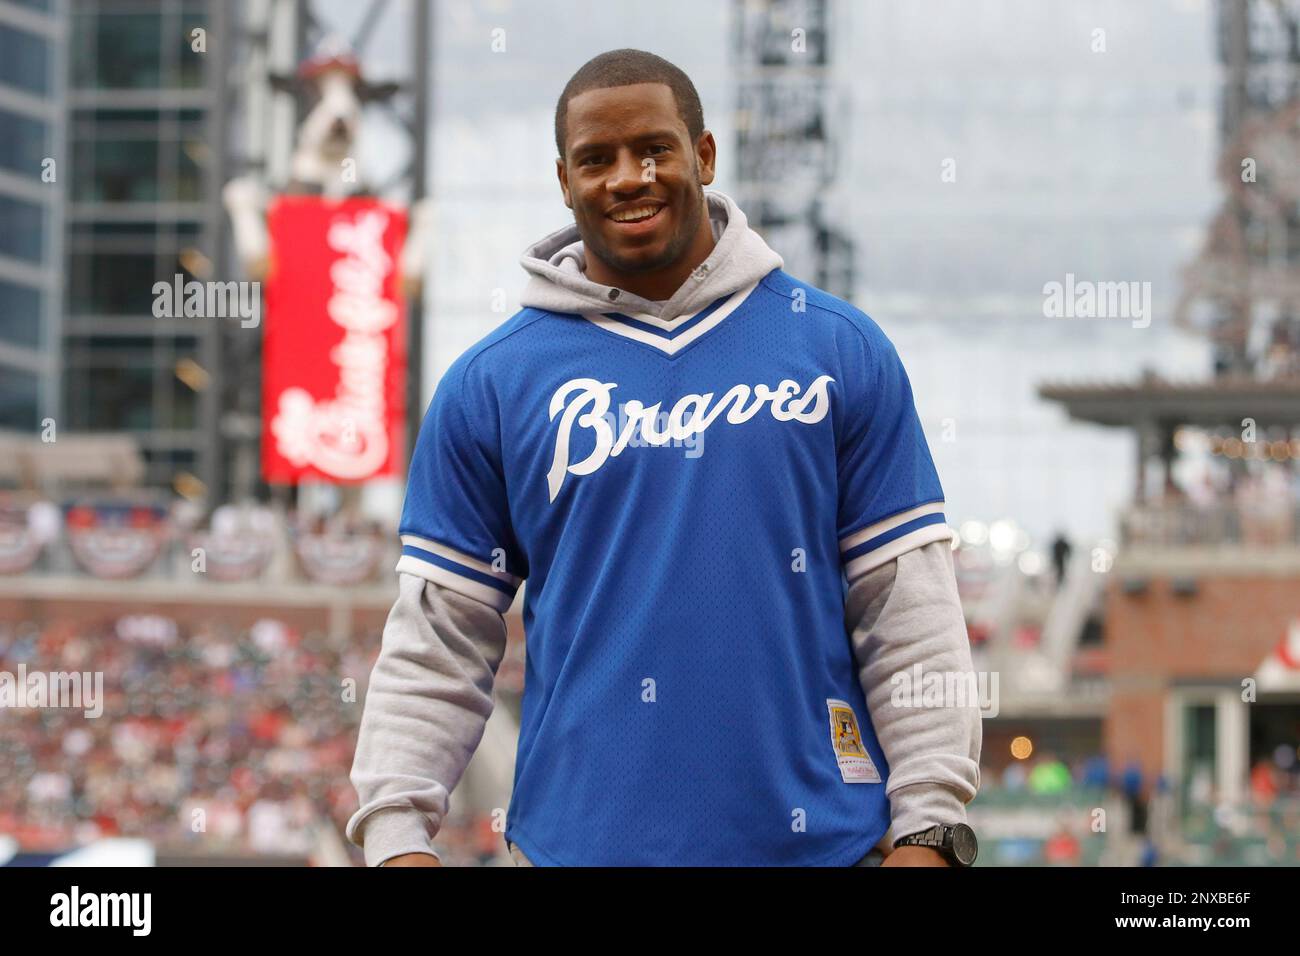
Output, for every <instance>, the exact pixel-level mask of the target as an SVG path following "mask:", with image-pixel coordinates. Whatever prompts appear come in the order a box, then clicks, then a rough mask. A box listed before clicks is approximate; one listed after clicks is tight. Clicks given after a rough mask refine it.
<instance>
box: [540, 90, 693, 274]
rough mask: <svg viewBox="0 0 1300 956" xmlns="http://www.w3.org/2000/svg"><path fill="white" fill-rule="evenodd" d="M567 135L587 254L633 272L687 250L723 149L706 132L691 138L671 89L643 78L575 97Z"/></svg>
mask: <svg viewBox="0 0 1300 956" xmlns="http://www.w3.org/2000/svg"><path fill="white" fill-rule="evenodd" d="M565 138H566V139H565V150H564V159H563V160H559V159H557V160H556V166H557V172H558V174H559V178H560V186H561V188H562V189H563V191H564V204H565V205H566V206H568V207H569V208H570V209H572V210H573V218H574V221H575V222H576V223H577V226H578V233H579V235H581V236H582V242H583V245H584V247H585V249H586V251H587V253H588V255H595V256H596V257H598V258H599V259H600V260H601V261H603V262H604V263H605V264H606V265H607V266H608V267H609V268H610V269H611V270H614V271H615V272H622V273H629V274H644V273H648V272H654V271H656V270H659V269H664V268H666V267H668V266H671V265H672V264H673V263H675V262H676V261H677V260H678V259H679V258H681V257H682V255H683V253H685V252H686V250H687V248H688V247H689V246H690V244H691V242H692V240H693V239H694V238H695V236H696V234H697V233H698V231H699V229H700V223H701V221H702V219H703V217H704V186H707V185H708V184H709V183H711V182H713V162H714V156H715V147H714V142H713V134H712V133H709V132H707V131H706V132H705V133H703V134H702V135H701V136H700V139H699V142H698V143H692V142H691V138H690V133H689V132H688V131H687V129H686V124H685V123H684V122H683V121H682V118H681V116H680V115H678V112H677V103H676V101H675V100H674V98H673V93H672V90H671V89H670V88H669V87H668V86H666V85H664V84H662V83H636V84H633V85H631V86H615V87H610V88H608V89H602V90H589V91H588V92H586V93H582V94H580V95H578V96H575V97H573V98H572V99H571V100H569V105H568V115H567V117H566V129H565ZM647 212H648V213H650V215H645V213H647ZM628 217H633V218H631V219H629V218H628ZM620 220H622V221H620Z"/></svg>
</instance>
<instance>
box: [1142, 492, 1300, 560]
mask: <svg viewBox="0 0 1300 956" xmlns="http://www.w3.org/2000/svg"><path fill="white" fill-rule="evenodd" d="M1120 538H1121V543H1122V545H1123V546H1124V547H1126V548H1130V547H1160V548H1183V547H1216V546H1234V547H1247V548H1260V549H1269V548H1276V549H1289V548H1296V547H1300V508H1297V506H1296V504H1295V502H1293V501H1292V500H1290V499H1281V500H1276V501H1261V502H1258V503H1251V504H1235V503H1230V502H1229V503H1223V504H1215V505H1210V506H1204V507H1203V506H1197V505H1193V504H1188V503H1184V502H1177V503H1161V504H1148V505H1134V506H1132V507H1130V508H1129V509H1128V510H1127V511H1125V512H1124V514H1123V515H1122V516H1121V517H1120Z"/></svg>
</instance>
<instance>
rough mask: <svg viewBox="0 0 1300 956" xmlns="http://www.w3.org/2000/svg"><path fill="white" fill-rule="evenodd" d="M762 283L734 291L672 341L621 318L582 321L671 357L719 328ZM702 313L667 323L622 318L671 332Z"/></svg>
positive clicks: (595, 316)
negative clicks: (708, 314)
mask: <svg viewBox="0 0 1300 956" xmlns="http://www.w3.org/2000/svg"><path fill="white" fill-rule="evenodd" d="M761 281H762V279H757V280H755V281H754V282H752V283H750V284H749V285H747V286H745V287H744V288H743V289H737V290H736V291H735V292H733V293H732V294H731V298H729V299H728V300H727V301H726V302H724V303H723V304H722V305H720V306H718V308H717V309H716V310H715V311H714V313H713V314H712V315H710V316H709V317H708V318H706V319H704V320H703V321H702V322H700V323H699V324H698V325H696V326H694V327H692V328H690V329H688V330H687V331H685V332H683V333H681V334H680V335H676V336H674V337H673V338H671V339H666V338H664V337H663V336H660V335H655V334H654V333H653V332H647V331H646V330H645V329H638V328H637V327H636V326H634V325H628V324H627V323H626V322H623V321H621V318H614V317H611V316H608V315H603V314H601V313H597V312H585V313H583V318H585V319H586V320H587V321H588V322H591V323H592V324H593V325H597V326H600V328H602V329H605V330H607V331H609V332H613V333H614V334H615V335H621V336H623V337H624V338H627V339H631V340H633V341H634V342H641V343H642V344H644V345H650V346H653V347H654V348H657V349H658V350H659V351H661V352H663V353H664V354H665V355H673V354H675V353H677V352H680V351H681V350H682V349H684V348H686V346H688V345H690V344H691V343H692V342H694V341H695V340H696V339H698V338H699V337H700V336H701V335H703V334H704V333H706V332H708V331H709V330H710V329H714V328H717V327H718V325H719V324H721V323H722V321H723V320H724V319H726V318H727V316H729V315H731V313H732V312H735V311H736V309H738V308H739V307H740V306H741V305H742V304H743V303H744V301H745V300H746V299H747V298H749V295H750V293H751V292H753V291H754V290H755V289H756V288H758V283H759V282H761ZM706 308H707V306H706ZM703 311H704V310H703V309H697V310H696V311H694V312H692V313H691V314H690V315H687V316H679V317H678V318H676V319H669V320H664V319H660V318H656V317H655V316H653V315H646V314H645V313H643V312H629V313H623V315H625V316H626V317H627V318H629V319H635V320H636V321H638V322H644V323H645V324H647V325H653V326H655V327H656V328H661V329H663V330H664V331H665V332H671V331H672V330H673V329H675V328H678V327H680V326H681V325H682V324H683V323H685V322H687V321H689V320H690V319H693V318H694V317H695V316H697V315H699V314H700V312H703Z"/></svg>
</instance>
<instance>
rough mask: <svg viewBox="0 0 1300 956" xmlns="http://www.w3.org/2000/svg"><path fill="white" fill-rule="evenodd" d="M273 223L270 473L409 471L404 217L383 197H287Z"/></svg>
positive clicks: (266, 422) (347, 478)
mask: <svg viewBox="0 0 1300 956" xmlns="http://www.w3.org/2000/svg"><path fill="white" fill-rule="evenodd" d="M267 225H268V228H269V230H270V235H271V269H270V273H269V275H268V276H267V282H266V317H265V320H264V323H263V326H264V328H263V339H262V477H263V478H264V479H265V480H266V481H269V482H279V483H290V484H293V483H297V482H299V481H302V480H304V479H307V480H317V481H333V482H339V483H349V482H358V481H366V480H368V479H371V478H389V477H395V476H399V475H400V474H401V470H402V460H401V459H402V457H403V444H404V435H405V431H406V429H405V421H406V321H405V312H406V310H405V306H404V303H403V301H402V296H401V291H400V285H399V283H400V278H401V277H400V275H399V271H398V257H399V254H400V252H401V249H402V244H403V242H405V239H406V213H405V212H404V211H403V210H401V209H398V208H396V207H394V206H390V205H388V204H386V203H383V202H380V201H378V200H375V199H362V198H356V199H343V200H335V201H331V200H327V199H322V198H320V197H318V196H281V197H278V198H277V199H275V200H274V201H273V202H272V204H271V207H270V209H269V211H268V213H267Z"/></svg>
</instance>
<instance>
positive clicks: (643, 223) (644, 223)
mask: <svg viewBox="0 0 1300 956" xmlns="http://www.w3.org/2000/svg"><path fill="white" fill-rule="evenodd" d="M666 208H667V207H666V206H656V205H653V204H650V203H647V204H646V205H644V206H633V207H631V208H628V209H621V210H619V211H618V212H611V213H608V214H606V218H607V219H609V221H610V222H612V223H614V225H615V226H616V227H617V228H618V230H619V231H620V232H632V233H636V232H643V231H646V230H649V229H653V228H654V226H655V224H656V222H657V221H658V219H659V217H660V216H661V215H663V211H664V209H666Z"/></svg>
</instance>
